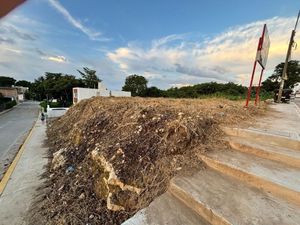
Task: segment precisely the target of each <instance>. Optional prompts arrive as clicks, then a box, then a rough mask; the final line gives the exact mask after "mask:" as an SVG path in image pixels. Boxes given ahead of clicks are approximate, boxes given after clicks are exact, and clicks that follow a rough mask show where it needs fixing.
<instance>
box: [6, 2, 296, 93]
mask: <svg viewBox="0 0 300 225" xmlns="http://www.w3.org/2000/svg"><path fill="white" fill-rule="evenodd" d="M87 2H88V3H87ZM299 6H300V4H299V1H271V0H270V1H267V0H265V1H237V0H236V1H233V0H230V1H226V2H225V1H215V0H214V1H212V0H211V1H200V0H198V1H197V0H185V1H174V0H173V1H171V0H164V1H161V0H160V1H159V0H151V1H146V0H123V1H121V0H119V1H116V0H111V1H102V0H89V1H83V0H76V1H70V0H28V1H27V3H25V4H24V5H22V6H21V7H19V8H18V9H16V10H15V11H13V12H12V13H11V14H9V15H8V16H6V17H5V18H4V19H2V20H0V75H3V76H14V77H15V78H16V79H27V80H33V79H34V78H37V77H38V76H41V75H43V74H44V72H46V71H47V72H63V73H68V74H74V75H78V73H77V71H76V70H77V69H80V68H81V67H83V66H88V67H91V68H93V69H96V70H97V71H98V75H99V76H100V77H101V79H103V80H104V83H105V84H106V85H107V86H108V87H109V88H112V89H120V88H121V86H122V85H123V83H124V80H125V77H126V76H128V75H130V74H133V73H137V74H140V75H143V76H145V77H146V78H147V79H148V80H149V85H156V86H158V87H160V88H169V87H171V86H178V87H179V86H184V85H190V84H195V83H201V82H208V81H217V82H228V81H233V82H237V83H242V84H244V85H248V78H249V74H250V72H251V66H252V64H253V60H254V57H255V49H256V46H257V40H258V37H259V35H260V33H261V29H262V26H263V24H264V23H267V25H268V28H269V33H270V39H271V48H270V55H269V61H268V65H267V68H266V75H265V76H267V75H269V74H270V73H271V72H272V71H273V69H274V66H275V65H276V64H278V63H279V62H281V61H283V60H284V54H285V52H286V47H287V42H288V39H289V35H290V32H291V29H292V28H293V25H294V22H295V17H296V14H297V10H298V9H299V8H300V7H299ZM298 39H299V38H298ZM296 41H297V37H296ZM293 58H294V59H298V60H299V59H300V54H299V50H298V51H295V52H294V53H293Z"/></svg>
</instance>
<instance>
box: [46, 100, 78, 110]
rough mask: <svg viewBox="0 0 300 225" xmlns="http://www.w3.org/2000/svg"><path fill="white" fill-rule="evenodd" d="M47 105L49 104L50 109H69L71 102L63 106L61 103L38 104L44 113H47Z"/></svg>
mask: <svg viewBox="0 0 300 225" xmlns="http://www.w3.org/2000/svg"><path fill="white" fill-rule="evenodd" d="M47 104H49V106H50V108H58V107H70V106H71V105H72V103H71V102H67V103H65V104H63V103H62V102H48V103H47V101H46V100H44V101H41V102H40V106H41V107H42V108H44V111H45V112H47Z"/></svg>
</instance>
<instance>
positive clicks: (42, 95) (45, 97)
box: [0, 60, 300, 108]
mask: <svg viewBox="0 0 300 225" xmlns="http://www.w3.org/2000/svg"><path fill="white" fill-rule="evenodd" d="M283 66H284V63H280V64H278V65H277V66H276V67H275V70H274V72H273V74H272V75H271V76H269V77H268V78H267V79H266V80H265V81H263V82H262V87H261V90H260V99H261V100H266V99H270V98H273V95H274V91H275V90H276V89H278V88H279V84H280V81H281V74H282V70H283ZM77 71H78V73H79V75H80V78H77V77H76V76H75V75H71V74H63V73H51V72H46V73H45V74H44V75H43V76H40V77H38V78H37V79H35V80H34V82H29V81H26V80H19V81H16V80H15V79H14V78H11V77H0V87H3V86H4V87H9V86H12V85H15V86H24V87H28V88H29V91H28V92H27V93H25V98H26V99H33V100H37V101H41V106H42V107H44V108H46V105H47V104H49V105H50V106H51V107H69V106H70V105H72V88H73V87H86V88H97V85H98V82H101V81H102V80H101V79H100V78H99V76H98V75H97V72H96V71H95V70H93V69H89V68H87V67H84V68H83V69H82V70H77ZM288 77H289V79H288V80H287V81H286V82H285V86H284V88H293V87H294V85H295V84H296V83H298V82H300V65H299V61H297V60H291V61H290V62H289V65H288ZM122 90H123V91H130V92H131V93H132V96H134V97H135V96H139V97H154V98H158V97H160V98H200V99H207V98H225V99H229V100H243V99H245V97H246V93H247V90H248V89H247V87H245V86H242V85H239V84H235V83H232V82H229V83H217V82H208V83H201V84H195V85H190V86H183V87H171V88H169V89H166V90H163V89H160V88H158V87H155V86H148V80H147V79H146V78H145V77H143V76H141V75H137V74H133V75H130V76H128V77H126V79H125V83H124V85H123V87H122ZM255 92H256V87H253V88H252V91H251V96H252V98H254V97H255ZM53 99H56V102H53ZM0 104H1V102H0ZM2 104H3V100H2ZM11 104H12V103H11ZM9 106H10V104H8V107H9ZM2 108H3V106H2Z"/></svg>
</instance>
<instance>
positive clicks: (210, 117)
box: [28, 97, 264, 225]
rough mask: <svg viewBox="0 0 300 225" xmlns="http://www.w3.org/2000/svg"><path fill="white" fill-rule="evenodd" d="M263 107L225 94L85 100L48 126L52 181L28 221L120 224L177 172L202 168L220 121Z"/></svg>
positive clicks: (249, 117)
mask: <svg viewBox="0 0 300 225" xmlns="http://www.w3.org/2000/svg"><path fill="white" fill-rule="evenodd" d="M263 112H264V109H262V108H260V109H258V108H254V107H253V108H252V107H250V108H249V109H248V110H245V109H243V107H242V103H241V102H233V101H228V100H220V99H206V100H190V99H189V100H188V99H184V100H175V99H144V98H101V97H95V98H92V99H89V100H84V101H81V102H80V103H79V104H77V105H75V106H73V107H72V108H71V109H70V110H69V111H68V112H67V113H66V115H65V116H63V117H61V118H59V119H57V120H55V121H53V122H51V123H50V124H49V127H48V133H47V134H48V145H49V147H50V150H49V156H50V159H49V165H48V173H47V174H45V176H47V182H46V184H45V187H43V188H41V190H43V191H42V192H41V194H40V196H39V198H38V201H37V202H36V204H35V205H34V209H33V210H32V215H31V216H30V218H29V222H28V223H29V224H32V225H34V224H49V225H54V224H55V225H60V224H61V225H66V224H93V225H94V224H121V223H122V222H123V221H124V220H126V219H127V218H129V217H131V216H132V215H133V214H134V213H135V212H137V211H138V210H139V209H141V208H144V207H146V206H147V205H149V204H150V202H151V201H152V200H153V199H154V198H155V197H157V196H158V195H160V194H162V193H164V192H165V191H166V189H167V187H168V184H169V181H170V179H171V178H172V177H173V176H175V175H176V174H178V173H188V172H190V171H193V170H195V169H199V168H203V165H202V163H201V162H200V161H199V160H198V159H197V157H196V155H197V154H199V153H203V152H205V151H209V150H210V149H212V148H219V147H220V146H222V145H224V143H223V142H222V140H221V138H222V131H221V130H220V126H221V125H235V124H237V123H238V124H240V123H246V122H247V121H248V122H251V121H253V120H254V118H255V116H257V115H258V114H262V113H263Z"/></svg>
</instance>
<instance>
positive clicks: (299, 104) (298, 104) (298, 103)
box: [294, 98, 300, 108]
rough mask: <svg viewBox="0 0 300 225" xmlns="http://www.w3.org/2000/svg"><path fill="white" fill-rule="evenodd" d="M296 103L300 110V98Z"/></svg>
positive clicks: (296, 99)
mask: <svg viewBox="0 0 300 225" xmlns="http://www.w3.org/2000/svg"><path fill="white" fill-rule="evenodd" d="M294 102H295V104H296V105H297V106H298V107H299V108H300V98H295V100H294Z"/></svg>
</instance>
